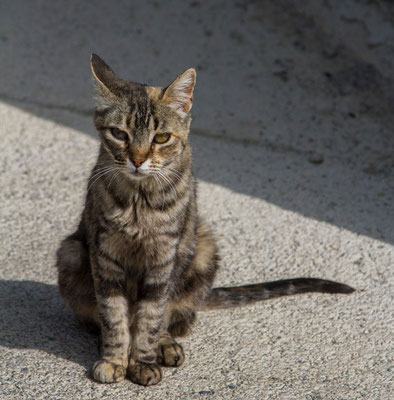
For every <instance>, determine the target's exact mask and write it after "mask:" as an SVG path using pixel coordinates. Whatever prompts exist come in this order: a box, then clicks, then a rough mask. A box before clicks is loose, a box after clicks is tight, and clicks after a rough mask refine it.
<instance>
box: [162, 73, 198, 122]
mask: <svg viewBox="0 0 394 400" xmlns="http://www.w3.org/2000/svg"><path fill="white" fill-rule="evenodd" d="M195 84H196V70H195V69H194V68H190V69H188V70H186V71H185V72H184V73H183V74H181V75H179V76H178V77H177V78H176V79H175V81H174V82H172V83H171V85H170V86H168V87H167V89H165V91H164V95H163V97H162V101H163V103H165V104H167V105H168V106H170V107H171V108H173V109H174V110H175V111H177V112H178V113H179V114H180V115H181V116H185V115H186V114H187V113H188V112H189V111H190V110H191V108H192V105H193V90H194V86H195Z"/></svg>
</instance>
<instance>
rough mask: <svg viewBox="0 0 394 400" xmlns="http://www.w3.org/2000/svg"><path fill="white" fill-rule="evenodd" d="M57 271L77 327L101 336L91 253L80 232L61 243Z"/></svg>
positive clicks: (65, 299) (59, 282) (66, 301)
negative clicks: (90, 258) (91, 267)
mask: <svg viewBox="0 0 394 400" xmlns="http://www.w3.org/2000/svg"><path fill="white" fill-rule="evenodd" d="M56 267H57V269H58V284H59V290H60V294H61V295H62V297H63V298H64V301H65V303H66V304H67V305H68V306H69V307H70V308H71V310H72V311H73V312H74V314H75V319H76V321H77V323H78V325H80V326H82V327H84V328H85V329H87V330H88V331H89V332H91V333H96V334H98V333H99V332H100V324H99V317H98V311H97V302H96V295H95V291H94V286H93V278H92V273H91V269H90V262H89V252H88V248H87V246H86V245H85V244H84V242H83V239H82V238H81V236H80V235H79V234H78V232H76V233H74V234H73V235H70V236H68V237H67V238H66V239H64V240H63V241H62V243H61V245H60V248H59V250H58V251H57V263H56Z"/></svg>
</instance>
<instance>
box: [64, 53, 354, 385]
mask: <svg viewBox="0 0 394 400" xmlns="http://www.w3.org/2000/svg"><path fill="white" fill-rule="evenodd" d="M91 69H92V72H93V76H94V78H95V81H96V88H97V100H98V106H97V109H96V112H95V117H94V122H95V126H96V128H97V131H98V132H99V135H100V139H101V146H100V151H99V155H98V160H97V163H96V165H95V167H94V168H93V171H92V174H91V176H90V179H89V183H88V191H87V195H86V202H85V207H84V210H83V213H82V217H81V221H80V223H79V226H78V229H77V230H76V232H75V233H73V234H72V235H70V236H68V237H67V238H66V239H65V240H63V242H62V243H61V246H60V248H59V250H58V252H57V268H58V272H59V287H60V292H61V294H62V296H63V297H64V299H65V302H66V303H67V305H68V306H69V307H70V308H71V309H72V310H73V311H74V313H75V316H76V319H77V321H78V322H79V323H80V324H82V325H84V326H86V327H88V328H96V329H97V331H98V332H100V343H101V344H100V353H101V356H100V359H99V360H98V361H97V362H96V363H95V364H94V365H93V368H92V375H93V378H94V379H95V380H97V381H99V382H107V383H112V382H119V381H121V380H122V379H123V378H124V377H125V376H126V375H127V377H128V378H129V379H131V381H133V382H135V383H137V384H140V385H145V386H148V385H154V384H156V383H158V382H160V380H161V379H162V370H161V366H167V367H179V366H180V365H181V364H182V363H183V361H184V358H185V357H184V353H183V350H182V347H181V346H180V345H179V344H178V343H177V342H176V341H175V339H174V338H175V337H178V336H183V335H185V334H187V333H188V332H189V330H190V328H191V327H192V325H193V323H194V321H195V319H196V312H197V311H198V310H201V309H212V308H225V307H234V306H240V305H244V304H249V303H251V302H255V301H258V300H265V299H269V298H273V297H278V296H285V295H289V294H296V293H305V292H327V293H351V292H353V290H354V289H352V288H351V287H349V286H346V285H343V284H340V283H336V282H331V281H326V280H321V279H312V278H299V279H289V280H282V281H276V282H270V283H260V284H255V285H249V286H242V287H233V288H215V289H212V288H211V287H212V282H213V280H214V277H215V274H216V271H217V269H218V266H219V257H218V252H217V247H216V242H215V238H214V236H213V235H212V233H211V231H210V230H209V228H208V226H207V225H206V223H205V222H204V221H203V220H202V219H201V218H200V217H199V215H198V211H197V203H196V181H195V178H194V177H193V174H192V169H191V149H190V145H189V143H188V134H189V127H190V121H191V117H190V109H191V108H192V102H193V90H194V85H195V82H196V72H195V70H194V69H192V68H191V69H188V70H187V71H185V72H184V73H183V74H182V75H179V76H178V77H177V79H176V80H175V81H174V82H173V83H172V84H171V85H169V86H168V87H167V88H164V89H163V88H160V87H153V86H147V85H142V84H138V83H134V82H129V81H124V80H122V79H120V78H118V77H117V76H116V75H115V74H114V72H113V71H112V70H111V69H110V68H109V67H108V66H107V65H106V64H105V63H104V61H103V60H101V59H100V58H99V57H98V56H97V55H95V54H93V55H92V56H91Z"/></svg>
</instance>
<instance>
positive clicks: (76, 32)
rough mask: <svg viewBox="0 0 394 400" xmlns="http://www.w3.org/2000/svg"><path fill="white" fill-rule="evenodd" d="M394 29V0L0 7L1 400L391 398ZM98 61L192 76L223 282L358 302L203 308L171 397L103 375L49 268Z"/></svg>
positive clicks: (204, 206)
mask: <svg viewBox="0 0 394 400" xmlns="http://www.w3.org/2000/svg"><path fill="white" fill-rule="evenodd" d="M296 4H297V6H296ZM393 16H394V8H393V7H392V5H391V3H390V2H389V1H376V2H374V1H370V2H366V1H361V0H360V1H357V0H345V1H333V0H326V1H323V0H321V1H320V0H319V1H312V0H311V1H307V0H302V1H299V2H293V1H290V0H279V1H275V4H273V3H272V4H271V2H262V1H206V2H202V1H201V2H199V1H187V2H186V1H185V2H180V1H168V2H155V1H147V2H132V1H126V0H124V1H116V2H107V1H95V2H92V1H83V2H82V1H74V0H72V1H68V2H54V1H34V2H32V1H27V0H26V1H23V0H20V1H12V2H11V1H9V2H5V1H4V2H1V3H0V71H1V75H0V139H1V145H0V149H1V150H0V202H1V204H2V206H1V208H0V240H1V246H0V263H1V268H0V361H1V362H0V399H18V400H19V399H34V400H38V399H101V398H102V399H128V398H135V399H170V400H171V399H187V400H188V399H335V400H338V399H389V398H391V397H392V392H393V378H392V367H393V339H394V332H393V312H394V308H393V293H394V279H393V260H394V247H393V245H394V221H393V215H394V201H393V200H394V185H393V176H394V156H393V155H394V135H393V131H392V126H393V116H392V105H393V101H394V84H393V75H392V71H393V64H394V47H393V45H392V38H393V35H394V26H393ZM92 52H95V53H97V54H99V55H100V56H101V57H102V58H103V59H104V60H106V61H107V62H108V63H109V64H110V65H111V66H112V67H113V68H114V70H115V71H116V72H118V74H119V75H120V76H122V77H125V78H129V79H135V80H136V81H142V82H148V83H151V84H158V85H163V86H165V85H167V84H168V83H169V82H170V81H171V80H172V79H174V78H175V77H176V75H177V74H179V73H181V72H182V71H183V70H185V69H186V68H188V67H190V66H195V67H196V68H197V89H196V93H195V104H194V107H193V112H194V114H193V115H194V120H193V123H192V127H193V129H192V133H191V138H192V145H193V154H194V163H195V172H196V175H197V177H198V178H199V180H200V185H199V204H200V210H201V213H202V214H203V215H204V216H205V217H206V218H207V219H208V220H209V221H211V224H212V226H213V228H214V230H215V232H216V233H217V236H218V239H219V243H220V247H221V255H222V269H221V271H220V273H219V275H218V277H217V284H218V285H219V284H220V285H234V284H246V283H253V282H260V281H268V280H276V279H280V278H290V277H298V276H313V277H322V278H327V279H332V280H337V281H341V282H344V283H347V284H349V285H351V286H353V287H355V288H356V289H357V292H356V293H354V294H352V295H350V296H344V295H324V294H308V295H302V296H295V297H288V298H282V299H275V300H271V301H267V302H265V303H261V304H256V305H253V306H248V307H245V308H239V309H234V310H226V311H220V312H214V311H212V312H206V313H201V314H200V318H199V322H198V324H197V325H196V327H195V329H194V331H193V333H192V335H191V336H189V337H187V338H185V339H184V340H182V343H183V344H184V348H185V353H186V361H185V363H184V365H183V366H182V367H181V368H179V369H166V370H165V371H164V379H163V381H162V382H161V383H160V384H159V385H158V386H156V387H150V388H147V389H146V388H142V387H138V386H136V385H133V384H132V383H131V382H129V381H127V380H126V381H124V382H122V383H119V384H115V385H105V384H98V383H96V382H94V381H92V380H91V379H90V377H89V369H90V367H91V365H92V364H93V362H94V361H95V360H96V359H97V356H98V352H97V339H96V338H95V337H94V336H90V335H89V334H87V333H85V332H83V331H81V330H80V329H79V328H78V327H77V326H76V325H75V323H74V321H73V316H72V314H71V312H70V311H69V310H67V309H66V307H65V306H64V305H63V302H62V299H61V297H60V295H59V293H58V289H57V286H56V271H55V268H54V267H53V265H54V254H55V251H56V249H57V247H58V245H59V241H60V240H61V239H62V238H63V237H64V236H65V235H66V234H68V233H69V232H71V231H72V229H73V228H74V227H75V226H76V224H77V222H78V218H79V214H80V212H81V209H82V204H83V199H84V194H85V190H86V179H87V176H88V174H89V170H90V168H91V167H92V165H93V164H94V158H95V155H96V154H97V148H98V140H97V137H96V134H95V132H94V129H93V123H92V108H93V103H92V101H91V97H92V92H93V91H92V84H91V77H90V68H89V56H90V53H92Z"/></svg>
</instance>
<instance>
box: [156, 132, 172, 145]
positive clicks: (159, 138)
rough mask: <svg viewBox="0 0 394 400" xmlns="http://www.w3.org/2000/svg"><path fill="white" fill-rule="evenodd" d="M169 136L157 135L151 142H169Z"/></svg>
mask: <svg viewBox="0 0 394 400" xmlns="http://www.w3.org/2000/svg"><path fill="white" fill-rule="evenodd" d="M170 137H171V135H170V134H169V133H158V134H157V135H155V137H154V138H153V141H154V142H155V143H159V144H162V143H166V142H168V141H169V140H170Z"/></svg>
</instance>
